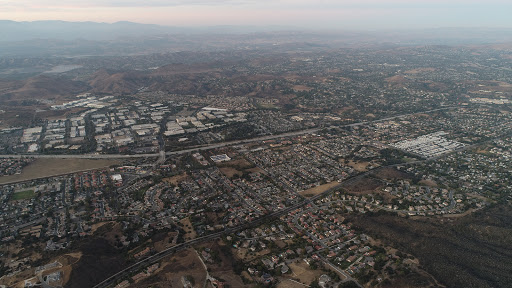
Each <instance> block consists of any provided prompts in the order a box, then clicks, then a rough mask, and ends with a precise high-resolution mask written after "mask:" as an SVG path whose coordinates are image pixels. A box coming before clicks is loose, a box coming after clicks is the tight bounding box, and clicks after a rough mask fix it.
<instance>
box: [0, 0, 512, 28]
mask: <svg viewBox="0 0 512 288" xmlns="http://www.w3.org/2000/svg"><path fill="white" fill-rule="evenodd" d="M511 12H512V0H486V1H481V0H0V19H5V20H16V21H33V20H66V21H97V22H116V21H133V22H140V23H153V24H162V25H172V26H212V25H262V26H267V25H286V26H295V27H305V28H307V27H310V28H333V29H340V28H341V29H379V28H386V29H387V28H404V29H407V28H425V27H429V28H430V27H512V16H511Z"/></svg>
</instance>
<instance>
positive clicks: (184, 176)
mask: <svg viewBox="0 0 512 288" xmlns="http://www.w3.org/2000/svg"><path fill="white" fill-rule="evenodd" d="M187 177H188V176H187V173H183V174H180V175H176V176H172V177H169V178H164V179H163V181H165V182H167V183H170V184H173V185H178V184H180V183H181V182H183V181H184V180H185V179H187Z"/></svg>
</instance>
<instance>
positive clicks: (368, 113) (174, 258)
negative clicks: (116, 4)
mask: <svg viewBox="0 0 512 288" xmlns="http://www.w3.org/2000/svg"><path fill="white" fill-rule="evenodd" d="M472 49H473V50H471V49H470V48H459V47H437V46H432V47H431V46H426V47H420V48H418V47H405V48H401V49H391V48H390V49H387V48H386V49H385V48H382V49H377V48H371V49H370V48H369V49H347V50H343V49H342V50H339V51H332V50H326V51H321V50H315V51H295V50H294V51H289V54H286V55H283V54H282V53H280V52H279V53H278V52H274V51H273V50H269V51H267V50H263V51H260V50H249V51H247V54H242V55H238V53H239V51H236V53H235V52H233V54H229V53H227V52H218V54H215V55H216V56H215V57H218V58H219V59H221V60H218V61H219V62H215V63H209V62H208V63H207V62H204V63H200V64H198V63H197V62H194V61H196V60H195V59H196V58H194V57H192V56H187V55H184V56H183V59H182V60H183V62H185V63H186V64H173V63H171V64H169V65H167V66H161V67H159V68H156V69H155V68H154V65H153V64H154V63H151V61H149V60H148V64H147V65H148V66H149V65H150V64H151V66H150V67H151V68H149V67H148V68H147V69H146V70H144V71H146V72H144V73H146V74H140V75H139V74H137V73H142V72H132V73H134V74H133V75H132V74H127V75H128V76H126V75H124V76H123V75H121V76H120V75H119V73H122V72H108V71H100V72H98V73H99V74H98V75H96V74H95V75H92V76H91V75H90V70H89V69H92V67H96V66H95V65H99V64H97V63H96V62H94V61H97V60H94V59H91V63H93V64H94V65H92V64H91V65H92V66H91V67H84V68H80V69H83V70H78V71H75V72H73V73H76V74H73V77H75V78H76V79H82V78H83V77H86V76H87V77H92V78H90V79H92V80H90V82H88V83H89V85H91V86H92V88H91V89H88V90H87V92H85V93H74V94H72V95H71V96H68V97H66V98H62V99H54V98H50V99H46V100H45V101H42V100H41V101H39V102H37V101H36V102H37V103H28V102H27V103H28V104H30V105H34V107H36V108H35V109H38V110H37V112H34V113H35V114H34V115H33V117H32V118H30V119H22V117H12V118H9V120H8V119H7V118H2V119H3V120H2V121H3V122H2V124H3V126H2V129H1V130H0V151H1V154H2V155H0V175H1V176H0V203H1V205H0V242H1V245H0V256H1V257H0V287H35V286H42V287H280V288H286V287H506V286H507V285H509V283H510V282H508V280H511V279H510V274H507V273H508V272H507V271H510V263H512V262H511V261H510V257H511V256H512V255H510V249H509V248H510V247H509V246H508V245H509V244H510V242H509V240H510V235H509V234H507V233H510V222H507V221H508V220H507V219H510V218H507V217H510V215H511V212H512V209H511V206H510V205H511V201H512V196H511V195H512V194H511V191H512V182H511V179H512V154H511V153H512V138H511V137H512V134H511V133H512V110H511V108H512V106H511V105H510V95H511V93H512V89H511V88H510V87H511V84H510V83H512V82H511V81H512V80H511V77H512V74H511V71H510V69H509V68H507V67H509V66H508V65H510V64H511V60H510V59H512V58H511V57H510V55H511V54H510V52H509V51H508V50H507V52H503V51H502V50H485V49H482V50H479V49H478V48H472ZM489 51H492V52H489ZM201 53H203V52H197V55H196V57H199V56H201V55H202V54H201ZM212 53H213V52H212ZM224 53H226V54H228V55H229V57H228V56H226V55H225V54H224ZM198 55H199V56H198ZM358 55H359V56H358ZM360 55H364V57H361V56H360ZM133 57H135V59H137V56H133ZM166 57H170V56H168V55H167V56H166V55H159V56H155V58H158V59H159V60H160V61H165V59H167V58H166ZM173 57H174V56H173ZM210 57H212V56H211V55H210ZM230 57H233V58H234V59H232V58H230ZM266 57H274V58H275V60H274V61H272V63H269V62H266V61H265V60H264V59H266ZM424 57H428V59H430V60H428V61H423V60H422V59H423V58H424ZM492 57H496V58H494V59H498V58H499V59H501V61H502V62H498V61H494V60H490V59H493V58H492ZM247 59H249V60H250V61H246V60H247ZM453 59H455V60H453ZM115 60H116V61H121V60H119V59H115ZM130 63H131V62H128V63H125V64H126V65H125V66H124V67H125V69H127V68H126V67H130V65H131V64H130ZM475 63H478V65H477V64H475ZM473 64H474V65H473ZM174 66H178V68H175V67H174ZM174 69H176V70H177V71H178V72H176V71H175V70H174ZM180 69H181V70H183V71H186V72H184V74H179V71H181V70H180ZM137 71H139V70H137ZM191 71H192V72H191ZM233 71H237V72H238V73H239V74H237V73H234V72H233ZM470 71H473V72H471V73H469V72H470ZM448 72H450V73H448ZM116 73H118V74H116ZM241 75H242V76H241ZM137 77H140V78H137ZM187 77H188V78H187ZM194 77H195V79H194V81H192V82H193V83H195V84H194V85H192V84H190V83H192V82H188V81H190V78H194ZM120 78H122V80H119V81H121V82H120V83H121V84H123V85H124V86H122V85H121V86H122V87H132V86H133V89H132V90H131V91H125V90H123V89H124V88H123V89H121V88H119V89H121V90H118V88H116V87H121V86H119V85H120V84H119V83H117V82H116V81H117V80H116V79H120ZM105 79H109V81H111V83H110V84H108V85H106V84H101V83H102V82H101V81H104V80H105ZM491 79H495V80H491ZM129 81H132V82H129ZM98 83H100V84H98ZM116 83H117V84H119V85H117V84H116ZM129 84H130V85H129ZM95 85H97V86H95ZM192 86H193V87H192ZM109 87H110V88H109ZM112 87H114V88H112ZM109 89H110V90H109ZM82 92H83V91H82ZM13 93H14V92H13ZM485 99H489V100H488V101H487V100H485ZM5 101H7V100H5ZM5 103H8V102H5ZM9 103H10V102H9ZM11 104H12V106H13V107H18V106H16V105H17V103H14V104H13V103H11ZM28 104H27V105H25V106H30V105H28ZM43 104H44V105H46V106H44V105H43ZM25 106H24V107H25ZM20 107H21V106H20ZM18 108H19V107H18ZM19 109H21V108H19ZM23 109H25V108H23ZM20 111H23V110H20ZM4 114H5V113H4ZM507 229H508V230H507ZM486 238H492V239H494V240H489V241H492V243H491V244H492V245H494V246H492V245H491V244H489V245H487V244H486V245H483V244H482V243H483V242H482V241H483V239H486ZM460 247H462V248H460ZM468 251H473V252H474V253H473V252H468ZM450 253H451V254H450ZM446 255H449V256H446ZM443 257H448V258H449V259H451V260H449V261H448V260H446V261H444V262H443V261H440V258H443ZM466 265H467V266H466ZM468 267H470V268H468ZM483 270H485V271H483ZM488 270H492V272H489V271H488ZM453 271H456V272H457V273H458V274H457V275H462V276H460V277H451V273H454V272H453ZM474 271H477V272H474ZM472 273H474V274H472ZM479 273H480V274H479ZM482 273H490V275H491V276H489V277H483V276H481V277H480V276H478V275H483V274H482ZM475 275H476V276H475ZM486 275H487V274H486Z"/></svg>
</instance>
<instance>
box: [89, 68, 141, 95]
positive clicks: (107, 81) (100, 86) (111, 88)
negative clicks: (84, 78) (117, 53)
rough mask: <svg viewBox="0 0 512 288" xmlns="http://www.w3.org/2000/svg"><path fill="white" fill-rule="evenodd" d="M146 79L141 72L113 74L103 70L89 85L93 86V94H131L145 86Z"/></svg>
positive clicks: (93, 77)
mask: <svg viewBox="0 0 512 288" xmlns="http://www.w3.org/2000/svg"><path fill="white" fill-rule="evenodd" d="M145 79H146V76H145V75H144V74H142V73H140V72H135V71H129V72H122V73H112V72H109V71H107V70H105V69H101V70H99V71H98V72H96V73H94V75H93V76H92V80H91V81H89V85H91V87H92V91H93V92H99V93H114V94H130V93H135V92H137V89H139V88H141V87H142V86H145V84H144V83H145Z"/></svg>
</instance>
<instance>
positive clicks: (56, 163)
mask: <svg viewBox="0 0 512 288" xmlns="http://www.w3.org/2000/svg"><path fill="white" fill-rule="evenodd" d="M120 163H121V161H120V160H110V159H108V160H105V159H100V160H90V159H37V160H35V161H34V162H32V163H30V165H28V166H27V167H25V168H23V171H22V172H21V174H18V175H9V176H2V177H0V184H5V183H11V182H19V181H25V180H31V179H36V178H41V177H49V176H53V175H61V174H66V173H73V172H79V171H85V170H91V169H99V168H105V167H109V166H110V165H115V164H120Z"/></svg>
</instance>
